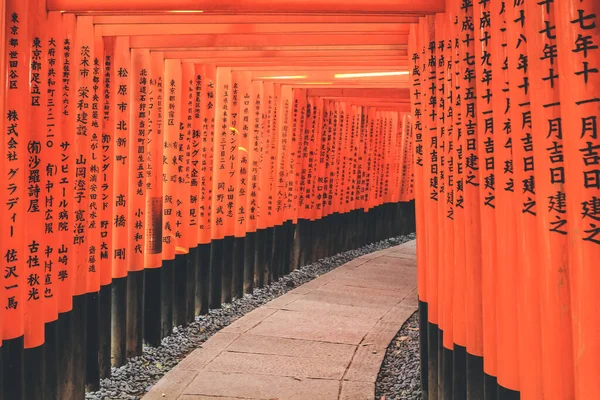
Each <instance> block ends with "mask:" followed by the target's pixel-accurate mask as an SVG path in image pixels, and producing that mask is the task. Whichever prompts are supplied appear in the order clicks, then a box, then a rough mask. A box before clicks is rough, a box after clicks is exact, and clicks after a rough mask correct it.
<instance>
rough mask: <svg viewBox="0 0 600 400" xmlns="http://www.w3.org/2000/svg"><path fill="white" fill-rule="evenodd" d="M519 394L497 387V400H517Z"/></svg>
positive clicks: (519, 396)
mask: <svg viewBox="0 0 600 400" xmlns="http://www.w3.org/2000/svg"><path fill="white" fill-rule="evenodd" d="M520 398H521V393H519V392H516V391H514V390H510V389H507V388H505V387H503V386H502V385H498V400H519V399H520Z"/></svg>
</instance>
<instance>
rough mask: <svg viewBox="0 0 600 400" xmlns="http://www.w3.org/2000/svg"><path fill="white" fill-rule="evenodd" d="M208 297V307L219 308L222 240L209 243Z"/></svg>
mask: <svg viewBox="0 0 600 400" xmlns="http://www.w3.org/2000/svg"><path fill="white" fill-rule="evenodd" d="M210 246H211V247H210V289H209V290H210V295H209V307H210V308H211V309H214V308H221V280H222V279H221V278H222V273H223V250H224V246H223V239H219V240H217V239H215V240H213V241H211V243H210Z"/></svg>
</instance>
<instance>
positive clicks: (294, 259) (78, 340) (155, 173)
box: [0, 0, 600, 400]
mask: <svg viewBox="0 0 600 400" xmlns="http://www.w3.org/2000/svg"><path fill="white" fill-rule="evenodd" d="M1 4H2V15H3V17H2V18H1V19H0V20H1V21H2V24H3V27H2V29H0V32H1V35H2V38H1V43H2V52H1V55H0V57H1V60H0V65H2V74H1V75H0V79H1V80H2V87H3V96H0V98H1V103H0V111H1V115H3V116H4V118H1V119H0V124H1V125H2V126H1V129H2V132H3V138H2V141H1V142H0V143H1V146H2V154H3V162H2V163H1V167H0V173H1V174H2V184H1V186H0V198H1V202H0V203H1V205H2V206H1V211H0V212H1V214H2V222H3V223H2V227H0V232H1V234H0V254H1V256H2V268H1V271H2V274H1V275H0V279H2V285H0V293H1V294H0V332H1V333H2V334H1V339H2V347H1V350H0V352H1V361H2V362H1V363H0V367H1V369H2V371H1V373H0V377H1V381H2V382H1V383H2V390H1V391H0V392H1V395H2V398H3V399H8V400H13V399H83V398H84V395H85V391H86V389H87V390H95V389H97V388H98V386H99V380H100V378H104V377H107V376H109V375H110V367H111V365H112V366H120V365H123V364H124V363H125V362H126V361H127V359H128V358H130V357H133V356H136V355H139V354H140V353H141V351H142V344H143V343H144V342H146V343H148V344H150V345H154V346H157V345H159V344H160V341H161V339H162V338H164V337H165V336H167V335H169V334H170V332H171V330H172V328H173V327H174V326H180V325H186V324H187V323H189V322H190V321H192V320H193V319H194V318H195V317H196V316H197V315H199V314H204V313H207V311H208V310H209V309H210V308H218V307H220V306H221V304H222V303H225V302H229V301H231V300H232V298H235V297H239V296H242V295H243V294H244V293H249V292H251V291H252V290H253V288H255V287H262V286H264V285H265V284H268V283H269V282H271V281H273V280H277V279H279V278H280V277H282V276H284V275H285V274H287V273H289V272H290V271H292V270H294V269H296V268H299V267H301V266H303V265H307V264H309V263H311V262H313V261H315V260H318V259H320V258H323V257H326V256H328V255H332V254H335V253H338V252H341V251H344V250H348V249H352V248H356V247H359V246H361V245H363V244H366V243H368V242H372V241H375V240H380V239H383V238H387V237H391V236H395V235H398V234H403V233H408V232H412V231H413V230H414V229H415V226H416V229H417V232H418V235H417V242H418V243H417V252H418V279H419V299H420V302H419V308H420V340H421V370H422V387H423V391H424V392H425V393H426V395H427V397H428V398H429V399H444V400H447V399H465V398H468V399H474V400H478V399H486V400H487V399H515V398H519V397H523V398H525V399H556V400H569V399H578V400H588V399H600V272H599V271H600V261H599V260H600V167H599V165H600V139H599V138H598V122H597V119H598V116H599V114H600V72H599V69H600V48H599V47H600V1H597V0H554V1H553V0H506V1H501V0H447V1H444V0H426V1H414V0H395V1H390V0H368V1H340V0H324V1H310V0H296V1H285V0H271V1H267V0H245V1H243V0H238V1H233V0H220V1H205V0H195V1H192V0H171V1H167V0H163V1H160V0H120V1H117V0H3V1H2V2H1ZM415 206H416V208H415Z"/></svg>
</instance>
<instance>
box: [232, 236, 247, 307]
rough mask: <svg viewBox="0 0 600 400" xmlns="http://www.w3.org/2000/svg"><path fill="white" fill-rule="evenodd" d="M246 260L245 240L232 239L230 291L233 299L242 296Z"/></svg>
mask: <svg viewBox="0 0 600 400" xmlns="http://www.w3.org/2000/svg"><path fill="white" fill-rule="evenodd" d="M245 260H246V238H245V237H236V238H234V239H233V278H232V282H231V291H232V296H233V297H234V298H237V299H239V298H241V297H242V296H243V295H244V264H245Z"/></svg>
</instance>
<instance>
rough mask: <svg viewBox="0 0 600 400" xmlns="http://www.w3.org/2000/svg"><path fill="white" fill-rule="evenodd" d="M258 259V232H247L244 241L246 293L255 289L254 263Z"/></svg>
mask: <svg viewBox="0 0 600 400" xmlns="http://www.w3.org/2000/svg"><path fill="white" fill-rule="evenodd" d="M255 260H256V232H249V233H246V240H245V243H244V287H243V293H244V294H252V292H253V291H254V265H255Z"/></svg>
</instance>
